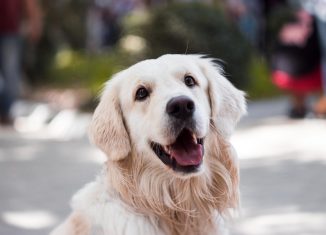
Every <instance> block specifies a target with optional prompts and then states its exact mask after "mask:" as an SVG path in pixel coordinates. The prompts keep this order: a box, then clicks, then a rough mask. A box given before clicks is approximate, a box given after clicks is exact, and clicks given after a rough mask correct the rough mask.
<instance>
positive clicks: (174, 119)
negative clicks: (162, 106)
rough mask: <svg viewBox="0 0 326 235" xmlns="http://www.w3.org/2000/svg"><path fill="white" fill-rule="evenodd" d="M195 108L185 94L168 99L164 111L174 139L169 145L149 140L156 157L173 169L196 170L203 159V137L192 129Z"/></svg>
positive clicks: (188, 171) (189, 171)
mask: <svg viewBox="0 0 326 235" xmlns="http://www.w3.org/2000/svg"><path fill="white" fill-rule="evenodd" d="M195 109H196V107H195V103H194V102H193V101H192V100H191V99H190V98H189V97H187V96H177V97H174V98H172V99H171V100H169V102H168V103H167V105H166V113H167V114H168V116H169V119H170V130H169V133H170V134H171V135H172V136H175V140H174V142H173V143H171V144H169V145H161V144H159V143H155V142H150V145H151V148H152V149H153V151H154V152H155V154H156V155H157V156H158V158H159V159H160V160H161V161H162V162H163V163H164V164H165V165H167V166H169V167H171V168H172V169H173V170H175V171H179V172H184V173H192V172H196V171H198V169H199V167H200V165H201V163H202V161H203V155H204V145H203V138H198V137H197V136H196V134H195V131H194V130H195V121H194V118H193V116H194V112H195Z"/></svg>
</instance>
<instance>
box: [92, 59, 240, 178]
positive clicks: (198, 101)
mask: <svg viewBox="0 0 326 235" xmlns="http://www.w3.org/2000/svg"><path fill="white" fill-rule="evenodd" d="M244 112H245V99H244V94H243V92H241V91H239V90H237V89H236V88H235V87H234V86H233V85H232V84H231V83H230V82H229V81H228V80H226V79H225V78H224V77H223V75H222V74H221V70H220V68H219V67H218V66H217V65H216V64H214V63H213V62H212V60H211V59H207V58H202V57H200V56H195V55H164V56H162V57H159V58H158V59H155V60H146V61H142V62H140V63H138V64H136V65H134V66H132V67H130V68H128V69H126V70H124V71H122V72H120V73H118V74H117V75H116V76H115V77H113V78H112V79H111V80H110V81H109V82H108V83H107V84H106V86H105V88H104V92H103V94H102V97H101V101H100V103H99V105H98V107H97V109H96V110H95V113H94V116H93V120H92V123H91V126H90V136H91V139H92V140H93V142H94V143H95V144H96V145H97V146H98V147H99V148H100V149H102V150H103V151H104V152H105V153H106V154H107V156H108V157H109V159H110V160H112V161H119V160H122V159H125V158H127V157H132V156H134V155H133V154H131V152H136V153H137V155H136V156H138V157H142V158H144V159H142V161H147V162H152V163H151V164H156V165H160V166H161V167H165V168H166V167H168V168H169V169H172V171H173V172H175V173H177V175H179V176H184V175H188V176H189V175H191V176H192V175H196V174H199V173H200V172H202V171H203V169H204V167H203V165H204V164H203V162H204V161H205V147H206V145H205V141H206V137H207V136H208V134H209V132H210V130H211V129H212V128H214V130H216V131H218V132H219V135H220V136H222V138H224V139H228V138H229V136H230V134H231V132H232V130H233V128H234V126H235V124H236V122H237V121H238V120H239V118H240V116H241V115H242V114H243V113H244Z"/></svg>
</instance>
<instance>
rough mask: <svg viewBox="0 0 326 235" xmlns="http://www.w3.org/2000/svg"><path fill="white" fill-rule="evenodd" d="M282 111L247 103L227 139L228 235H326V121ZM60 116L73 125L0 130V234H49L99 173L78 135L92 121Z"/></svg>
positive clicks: (278, 105)
mask: <svg viewBox="0 0 326 235" xmlns="http://www.w3.org/2000/svg"><path fill="white" fill-rule="evenodd" d="M285 109H286V103H285V102H284V100H276V101H266V102H259V103H252V104H250V106H249V114H250V115H249V116H248V117H247V118H245V119H244V120H243V121H242V123H241V124H240V126H239V128H238V129H237V131H236V134H235V135H234V137H233V138H232V142H233V143H234V145H235V147H236V149H237V150H238V153H239V157H240V164H241V192H242V208H243V209H242V211H241V213H240V217H239V219H236V220H234V221H233V223H231V226H230V227H231V228H232V230H231V235H256V234H257V235H258V234H259V235H294V234H295V235H325V234H326V225H325V224H326V203H325V201H326V187H325V185H326V121H325V120H314V119H305V120H303V121H289V120H288V119H286V118H285V117H284V115H283V111H284V110H285ZM44 110H45V108H44V107H43V111H42V109H41V111H38V112H39V113H40V114H42V113H43V119H46V118H45V117H44V115H45V114H44V113H45V111H44ZM50 113H51V112H50ZM60 115H61V118H62V116H63V118H62V119H60V118H59V117H57V115H56V118H58V120H59V121H60V120H69V122H70V124H71V123H74V125H77V124H76V123H78V125H77V126H75V127H74V128H70V129H69V130H68V131H67V130H58V128H57V126H56V125H55V122H54V124H53V120H54V119H55V118H54V117H52V118H51V119H50V120H51V121H48V122H47V124H46V125H45V124H44V125H43V126H39V127H38V128H35V122H36V120H37V117H38V115H36V114H35V115H34V119H33V118H30V117H29V119H28V118H25V119H22V120H21V122H22V123H24V122H25V126H26V125H27V127H28V125H29V127H28V128H27V129H26V128H25V129H24V128H22V127H23V126H24V125H22V124H20V125H18V126H17V128H20V131H21V133H17V132H14V131H13V130H9V129H0V234H1V235H32V234H33V235H44V234H47V233H48V231H49V230H50V229H51V228H52V227H53V226H54V225H56V224H57V223H58V222H59V221H61V220H62V219H63V218H64V216H65V215H66V214H67V213H68V212H69V207H68V201H69V198H70V197H71V195H72V194H73V192H75V191H76V190H77V189H78V188H80V187H81V186H82V185H83V184H84V183H86V182H88V181H90V180H92V179H93V178H94V176H95V175H96V172H98V171H99V169H100V163H101V162H102V161H103V160H104V156H103V155H102V154H101V153H99V152H98V151H97V150H95V149H94V148H92V147H91V146H90V145H89V143H88V141H87V138H86V137H83V136H84V135H83V133H84V132H82V131H81V130H82V129H83V127H84V126H85V123H87V121H88V118H89V117H88V116H87V115H86V116H85V115H81V114H76V113H75V112H74V111H66V112H64V113H63V114H62V113H61V114H60ZM39 116H40V115H39ZM41 116H42V115H41ZM65 116H66V117H65ZM81 119H82V120H83V121H81ZM76 120H78V121H76ZM57 122H58V121H57ZM60 122H61V121H60ZM51 123H52V124H51ZM33 124H34V125H33ZM70 124H69V125H70ZM67 125H68V124H67ZM49 126H50V127H49Z"/></svg>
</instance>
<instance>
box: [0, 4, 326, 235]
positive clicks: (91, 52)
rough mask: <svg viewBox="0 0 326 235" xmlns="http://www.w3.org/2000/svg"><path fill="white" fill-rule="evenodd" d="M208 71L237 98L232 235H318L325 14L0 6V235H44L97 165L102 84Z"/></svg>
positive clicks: (272, 7)
mask: <svg viewBox="0 0 326 235" xmlns="http://www.w3.org/2000/svg"><path fill="white" fill-rule="evenodd" d="M166 53H181V54H203V55H207V56H209V57H213V58H218V59H219V63H220V64H221V65H222V67H223V68H224V70H225V75H226V77H227V78H228V79H229V80H230V81H231V82H232V83H233V84H234V85H235V86H236V87H238V88H239V89H242V90H244V91H246V93H247V98H248V110H249V112H248V115H247V116H246V117H245V118H244V119H243V120H242V121H241V122H240V124H239V127H238V129H237V130H236V133H235V135H234V137H233V138H232V143H233V144H234V145H235V148H236V149H237V151H238V154H239V158H240V166H241V191H242V210H241V211H240V213H239V216H238V218H236V219H234V220H233V221H232V222H230V228H231V234H233V235H249V234H250V235H255V234H265V235H268V234H271V235H272V234H276V235H281V234H282V235H283V234H284V235H285V234H287V235H290V234H318V235H321V234H326V227H325V223H326V206H325V203H324V201H325V200H326V189H324V188H325V187H324V185H325V183H326V173H325V172H326V148H325V144H326V122H325V116H326V59H325V58H326V0H325V1H324V0H301V1H300V0H288V1H286V0H203V1H194V0H193V1H191V0H57V1H45V0H43V1H41V0H39V1H37V0H0V177H1V180H0V234H13V235H16V234H17V235H18V234H19V235H28V234H33V235H35V234H36V235H37V234H40V235H41V234H47V233H48V232H49V231H50V230H51V228H53V227H54V226H55V225H57V224H58V223H59V222H60V221H62V220H63V219H64V217H65V216H66V215H67V214H68V213H69V211H70V209H69V200H70V198H71V196H72V195H73V193H74V192H75V191H76V190H77V189H79V188H80V187H82V185H83V184H85V183H86V182H89V181H91V180H92V179H93V178H94V177H95V175H96V173H97V172H99V170H100V168H101V163H103V162H104V161H105V156H104V155H103V154H102V153H100V152H99V151H98V150H96V149H95V148H94V147H93V146H91V145H90V144H89V142H88V139H87V131H86V130H87V126H88V123H89V121H90V118H91V113H92V111H93V110H94V108H95V107H96V104H97V97H98V94H99V91H100V90H101V88H102V85H103V83H104V82H105V81H107V80H108V79H109V78H110V77H111V76H112V75H113V74H114V73H116V72H118V71H120V70H122V69H124V68H127V67H128V66H130V65H132V64H134V63H136V62H138V61H140V60H143V59H147V58H156V57H158V56H160V55H162V54H166Z"/></svg>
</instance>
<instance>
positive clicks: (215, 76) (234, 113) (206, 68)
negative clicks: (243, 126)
mask: <svg viewBox="0 0 326 235" xmlns="http://www.w3.org/2000/svg"><path fill="white" fill-rule="evenodd" d="M197 61H198V63H199V66H200V68H201V70H202V72H203V74H204V75H205V77H206V78H207V80H208V95H209V99H210V106H211V121H213V122H214V125H215V126H216V127H217V129H218V130H219V131H220V132H221V133H220V134H222V135H223V136H224V137H226V138H229V137H230V135H231V133H232V132H233V130H234V128H235V125H236V124H237V122H238V121H239V119H240V117H241V116H242V115H244V114H246V101H245V93H244V92H242V91H240V90H238V89H237V88H235V87H234V86H233V85H232V84H231V83H230V82H229V81H228V80H227V79H226V78H225V77H224V76H223V75H222V69H221V68H220V67H219V66H218V65H217V64H216V63H214V62H213V60H212V59H208V58H202V57H200V58H198V57H197Z"/></svg>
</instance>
